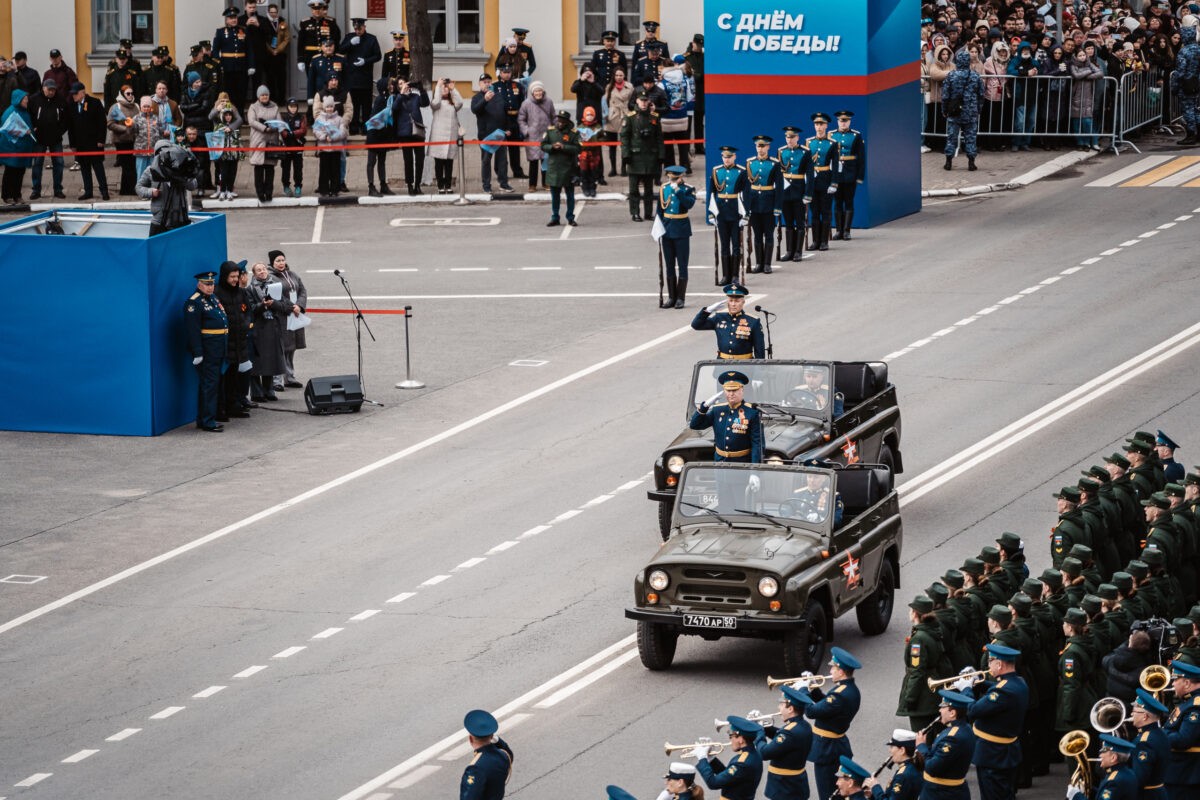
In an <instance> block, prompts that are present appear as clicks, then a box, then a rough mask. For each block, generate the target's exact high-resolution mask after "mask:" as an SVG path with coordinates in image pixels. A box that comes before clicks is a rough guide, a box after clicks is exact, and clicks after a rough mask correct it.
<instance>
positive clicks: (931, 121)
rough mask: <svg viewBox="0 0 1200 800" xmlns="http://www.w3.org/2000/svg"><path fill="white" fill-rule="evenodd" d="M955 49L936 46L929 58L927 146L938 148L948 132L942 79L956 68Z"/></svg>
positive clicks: (926, 119) (926, 113) (926, 118)
mask: <svg viewBox="0 0 1200 800" xmlns="http://www.w3.org/2000/svg"><path fill="white" fill-rule="evenodd" d="M953 56H954V51H953V50H951V49H950V48H949V47H948V46H946V45H942V46H940V47H937V48H934V51H933V57H932V58H931V59H929V61H928V65H929V100H928V101H927V102H926V104H925V126H926V130H928V131H930V134H929V135H927V136H926V137H925V146H926V147H929V148H931V149H936V148H938V147H939V146H941V144H942V141H941V139H942V137H943V136H944V135H945V133H946V122H945V120H946V117H945V115H944V114H942V81H944V80H946V78H947V77H948V76H949V75H950V73H951V72H952V71H953V70H954V64H953V63H952V61H951V59H952V58H953Z"/></svg>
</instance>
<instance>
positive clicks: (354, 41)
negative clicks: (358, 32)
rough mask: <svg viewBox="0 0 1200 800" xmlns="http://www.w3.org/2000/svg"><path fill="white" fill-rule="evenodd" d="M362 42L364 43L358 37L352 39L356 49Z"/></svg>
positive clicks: (351, 41)
mask: <svg viewBox="0 0 1200 800" xmlns="http://www.w3.org/2000/svg"><path fill="white" fill-rule="evenodd" d="M361 41H362V39H360V38H358V37H357V36H351V37H350V44H352V45H354V46H355V47H357V46H358V43H359V42H361Z"/></svg>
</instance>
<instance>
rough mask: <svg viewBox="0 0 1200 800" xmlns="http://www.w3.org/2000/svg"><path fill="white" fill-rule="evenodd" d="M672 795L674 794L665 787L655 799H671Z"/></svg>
mask: <svg viewBox="0 0 1200 800" xmlns="http://www.w3.org/2000/svg"><path fill="white" fill-rule="evenodd" d="M673 797H675V795H674V794H672V793H671V792H668V791H667V790H666V789H663V790H662V793H661V794H659V796H658V797H656V798H655V800H671V799H672V798H673Z"/></svg>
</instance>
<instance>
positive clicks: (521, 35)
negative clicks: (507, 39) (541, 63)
mask: <svg viewBox="0 0 1200 800" xmlns="http://www.w3.org/2000/svg"><path fill="white" fill-rule="evenodd" d="M512 32H513V38H514V39H516V40H517V53H518V54H519V55H520V56H522V57H523V58H524V59H525V74H524V75H522V76H520V77H523V78H528V77H530V76H532V75H533V71H534V70H535V69H537V58H535V57H534V55H533V46H532V45H528V44H526V43H525V37H526V36H528V35H529V28H513V29H512Z"/></svg>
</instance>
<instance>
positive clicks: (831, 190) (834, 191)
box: [825, 186, 837, 194]
mask: <svg viewBox="0 0 1200 800" xmlns="http://www.w3.org/2000/svg"><path fill="white" fill-rule="evenodd" d="M825 194H837V186H830V187H829V188H828V189H826V190H825Z"/></svg>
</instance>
